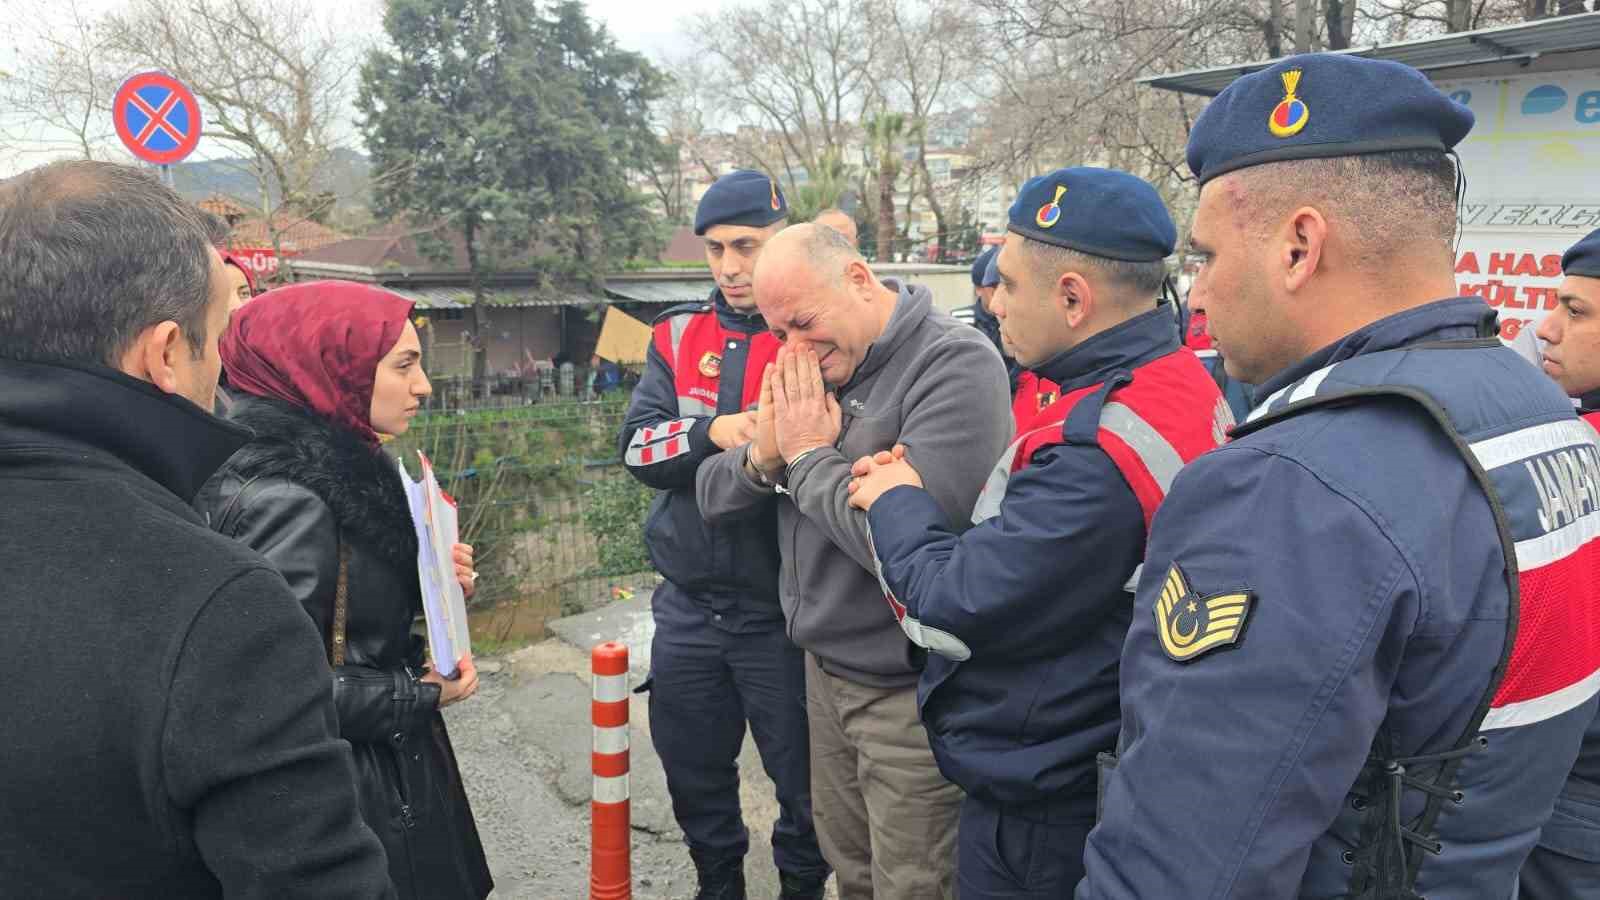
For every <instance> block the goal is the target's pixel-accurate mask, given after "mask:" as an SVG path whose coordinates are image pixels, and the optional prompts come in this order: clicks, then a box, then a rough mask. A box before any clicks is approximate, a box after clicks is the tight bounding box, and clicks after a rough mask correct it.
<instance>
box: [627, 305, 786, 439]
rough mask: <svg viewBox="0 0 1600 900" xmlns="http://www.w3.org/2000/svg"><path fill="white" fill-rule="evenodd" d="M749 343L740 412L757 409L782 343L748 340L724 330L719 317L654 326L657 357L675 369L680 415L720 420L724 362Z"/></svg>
mask: <svg viewBox="0 0 1600 900" xmlns="http://www.w3.org/2000/svg"><path fill="white" fill-rule="evenodd" d="M745 341H749V342H750V350H749V355H748V356H747V357H746V358H745V365H744V396H742V397H741V398H739V409H741V410H746V409H753V408H755V406H756V404H757V403H759V402H760V400H761V373H762V371H763V370H765V368H766V366H767V363H770V362H773V361H774V360H776V359H777V358H778V348H779V347H780V346H782V343H781V342H780V341H779V340H778V339H777V338H775V337H773V336H772V332H770V331H762V332H759V333H757V334H753V335H751V334H745V333H744V332H742V331H734V330H732V329H728V328H723V327H722V323H721V322H719V321H717V314H716V312H715V311H713V310H710V309H707V310H704V311H702V312H686V313H680V314H678V315H675V316H670V317H668V318H666V319H663V320H661V321H660V322H657V323H656V327H655V343H656V352H658V353H660V354H661V358H662V359H665V360H666V361H667V365H668V366H669V367H671V369H672V375H673V385H674V387H676V388H677V393H678V414H679V415H682V416H714V415H717V396H718V393H719V389H720V386H721V383H722V357H723V355H724V354H726V353H727V351H729V350H733V349H735V348H736V347H737V346H738V345H739V344H740V343H743V342H745Z"/></svg>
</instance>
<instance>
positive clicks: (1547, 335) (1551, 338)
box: [1534, 310, 1564, 344]
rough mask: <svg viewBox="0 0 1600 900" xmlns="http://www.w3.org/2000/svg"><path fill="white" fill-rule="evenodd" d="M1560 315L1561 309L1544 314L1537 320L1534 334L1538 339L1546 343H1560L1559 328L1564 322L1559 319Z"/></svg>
mask: <svg viewBox="0 0 1600 900" xmlns="http://www.w3.org/2000/svg"><path fill="white" fill-rule="evenodd" d="M1561 317H1562V312H1561V310H1557V311H1555V312H1553V313H1550V314H1549V315H1547V316H1545V317H1544V318H1543V319H1541V320H1540V321H1539V329H1538V330H1537V331H1535V332H1534V335H1535V336H1536V337H1538V338H1539V340H1541V341H1544V342H1545V343H1546V344H1559V343H1561V328H1562V325H1563V324H1564V323H1563V322H1562V321H1561Z"/></svg>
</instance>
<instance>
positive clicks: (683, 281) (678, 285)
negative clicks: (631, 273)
mask: <svg viewBox="0 0 1600 900" xmlns="http://www.w3.org/2000/svg"><path fill="white" fill-rule="evenodd" d="M713 287H716V282H714V281H711V280H709V279H696V278H661V279H633V278H628V279H621V278H608V279H606V293H607V294H611V295H612V296H614V297H616V298H617V299H619V300H632V301H634V302H635V303H701V302H704V300H705V299H706V298H707V297H709V296H711V289H712V288H713Z"/></svg>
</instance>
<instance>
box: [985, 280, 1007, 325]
mask: <svg viewBox="0 0 1600 900" xmlns="http://www.w3.org/2000/svg"><path fill="white" fill-rule="evenodd" d="M989 313H990V314H991V315H993V316H994V317H995V318H999V319H1004V318H1005V317H1006V286H1005V285H1004V284H1001V285H999V286H997V287H996V288H995V289H994V295H993V296H992V297H990V298H989Z"/></svg>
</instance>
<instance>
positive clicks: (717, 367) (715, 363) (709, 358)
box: [700, 350, 722, 378]
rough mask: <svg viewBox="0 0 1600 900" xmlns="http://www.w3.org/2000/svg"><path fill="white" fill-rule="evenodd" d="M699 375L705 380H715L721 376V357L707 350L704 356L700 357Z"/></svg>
mask: <svg viewBox="0 0 1600 900" xmlns="http://www.w3.org/2000/svg"><path fill="white" fill-rule="evenodd" d="M700 374H701V375H704V376H705V377H707V378H716V377H717V376H718V375H721V374H722V357H720V356H718V355H717V354H715V353H713V352H712V351H710V350H707V351H706V353H705V355H704V356H702V357H700Z"/></svg>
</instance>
